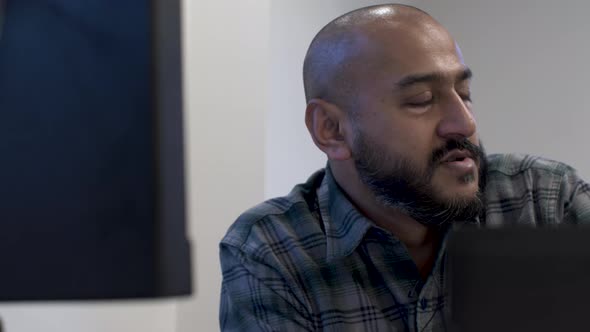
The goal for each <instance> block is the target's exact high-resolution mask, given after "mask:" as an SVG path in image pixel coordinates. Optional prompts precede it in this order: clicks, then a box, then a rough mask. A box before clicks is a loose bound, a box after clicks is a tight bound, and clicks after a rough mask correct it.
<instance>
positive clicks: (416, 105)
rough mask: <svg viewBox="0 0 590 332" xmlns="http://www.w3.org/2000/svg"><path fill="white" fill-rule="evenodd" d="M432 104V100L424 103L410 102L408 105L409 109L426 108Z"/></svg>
mask: <svg viewBox="0 0 590 332" xmlns="http://www.w3.org/2000/svg"><path fill="white" fill-rule="evenodd" d="M430 104H432V99H428V100H424V101H417V102H408V103H406V105H407V106H409V107H416V108H417V107H426V106H428V105H430Z"/></svg>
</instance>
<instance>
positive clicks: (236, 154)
mask: <svg viewBox="0 0 590 332" xmlns="http://www.w3.org/2000/svg"><path fill="white" fill-rule="evenodd" d="M269 6H270V1H269V0H240V1H194V0H186V1H185V31H186V35H185V73H186V80H185V83H186V86H185V91H186V92H185V95H186V105H187V108H186V120H187V134H188V136H187V139H188V140H187V142H188V145H187V149H188V161H189V163H188V165H189V175H190V176H189V188H190V195H189V202H190V203H191V204H190V211H189V217H190V219H191V226H192V227H191V228H192V229H191V235H192V239H193V246H194V249H195V251H194V256H195V258H196V265H195V278H196V279H195V285H196V291H197V293H196V295H195V297H194V298H192V299H190V300H182V301H179V304H178V331H179V332H194V331H217V330H219V323H218V308H219V294H220V287H221V271H220V267H219V254H218V252H219V251H218V244H219V241H220V240H221V237H222V236H223V235H224V234H225V232H226V230H227V228H228V227H229V226H230V224H231V223H232V222H233V221H234V220H235V219H236V218H237V217H238V215H239V214H240V213H241V212H243V211H244V210H246V209H247V208H249V207H251V206H253V205H254V204H256V203H258V202H260V201H262V199H263V183H264V113H265V110H266V107H267V98H268V94H267V93H268V92H267V91H268V79H267V76H268V73H267V72H268V70H267V63H268V31H269V27H268V18H269V11H270V8H269Z"/></svg>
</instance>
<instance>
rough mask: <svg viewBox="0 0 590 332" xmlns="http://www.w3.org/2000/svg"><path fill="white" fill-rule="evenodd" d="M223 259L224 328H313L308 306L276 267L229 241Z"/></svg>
mask: <svg viewBox="0 0 590 332" xmlns="http://www.w3.org/2000/svg"><path fill="white" fill-rule="evenodd" d="M220 260H221V269H222V273H223V282H222V286H221V307H220V313H219V324H220V327H221V331H313V330H314V329H313V324H312V320H311V319H310V318H309V317H310V316H309V313H308V311H307V309H306V308H305V306H304V305H303V304H302V303H301V301H300V300H299V299H298V298H297V296H296V295H295V293H294V292H293V290H292V289H291V287H290V285H289V283H288V282H287V281H286V280H285V278H284V277H283V276H281V274H280V273H279V272H278V271H277V270H276V269H275V268H274V267H271V266H269V265H268V264H265V263H262V262H257V261H256V260H253V259H252V258H250V257H248V256H247V255H245V254H244V252H242V251H241V250H240V249H238V248H236V247H232V246H229V245H226V244H222V245H221V247H220Z"/></svg>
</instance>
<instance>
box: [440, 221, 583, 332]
mask: <svg viewBox="0 0 590 332" xmlns="http://www.w3.org/2000/svg"><path fill="white" fill-rule="evenodd" d="M448 255H449V263H450V265H449V267H450V275H449V280H450V290H451V301H450V302H451V309H450V310H451V319H450V323H451V324H452V325H451V326H452V328H451V329H449V330H450V331H461V332H467V331H468V332H471V331H477V332H487V331H503V332H510V331H536V332H543V331H583V330H587V329H588V314H587V312H588V307H589V306H588V299H590V282H589V279H588V276H590V228H588V227H573V226H568V227H566V226H560V227H544V228H530V227H517V228H501V229H477V228H464V229H461V230H459V231H456V232H454V233H453V234H452V235H451V238H450V239H449V243H448Z"/></svg>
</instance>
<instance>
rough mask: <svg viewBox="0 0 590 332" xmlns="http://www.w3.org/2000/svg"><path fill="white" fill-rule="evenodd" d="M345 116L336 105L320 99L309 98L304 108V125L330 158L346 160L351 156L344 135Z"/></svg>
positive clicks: (317, 144) (316, 143) (345, 133)
mask: <svg viewBox="0 0 590 332" xmlns="http://www.w3.org/2000/svg"><path fill="white" fill-rule="evenodd" d="M346 119H347V117H346V114H344V111H343V110H342V109H340V108H339V107H338V106H336V105H334V104H331V103H329V102H327V101H325V100H322V99H311V100H310V101H309V102H308V103H307V108H306V109H305V125H306V126H307V129H308V130H309V133H310V134H311V138H312V139H313V142H314V143H315V145H316V146H317V147H318V148H319V149H320V150H322V151H323V152H324V153H325V154H326V155H327V156H328V159H330V160H346V159H350V157H351V150H350V146H349V145H348V140H347V139H346V135H347V134H348V135H349V134H350V133H347V132H346V126H345V121H346Z"/></svg>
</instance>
